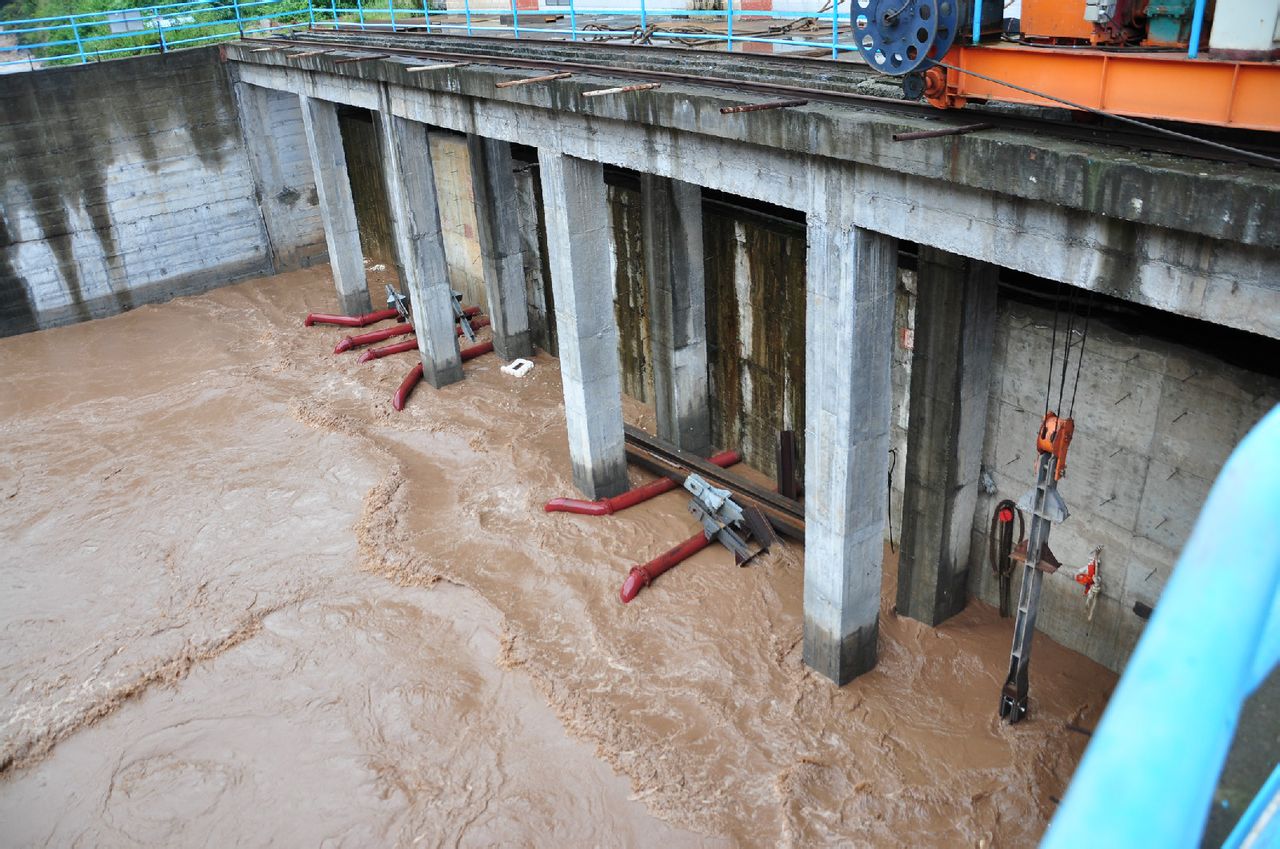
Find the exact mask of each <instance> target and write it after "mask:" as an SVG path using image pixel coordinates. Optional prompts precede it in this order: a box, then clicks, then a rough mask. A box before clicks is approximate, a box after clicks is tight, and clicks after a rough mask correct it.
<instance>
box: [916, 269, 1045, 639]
mask: <svg viewBox="0 0 1280 849" xmlns="http://www.w3.org/2000/svg"><path fill="white" fill-rule="evenodd" d="M917 267H918V273H917V289H918V295H917V298H916V326H915V350H914V352H913V355H912V360H911V394H910V425H909V428H908V436H907V457H906V486H905V489H904V502H903V511H902V512H903V518H902V552H901V554H900V555H899V558H898V612H899V613H902V614H904V615H906V616H910V617H911V618H912V619H918V620H920V621H921V622H925V623H927V624H929V625H937V624H938V623H939V622H942V621H943V620H944V619H947V618H948V617H950V616H953V615H955V614H956V613H959V612H960V611H961V610H962V609H963V608H964V605H965V598H966V596H967V594H968V584H969V548H970V538H971V531H972V529H973V527H974V516H973V514H974V508H975V506H976V505H977V501H978V475H979V474H980V472H981V468H982V447H983V437H984V435H985V434H986V427H987V396H988V393H989V392H990V384H991V353H992V345H993V341H994V338H995V324H996V284H997V276H998V272H999V269H997V268H996V267H995V266H993V265H988V264H987V263H984V262H978V261H977V260H969V259H965V258H963V257H959V256H956V255H955V254H951V253H947V252H946V251H940V250H937V249H936V248H929V247H926V246H923V245H922V246H921V247H920V260H919V263H918V266H917ZM1029 436H1030V435H1028V438H1029Z"/></svg>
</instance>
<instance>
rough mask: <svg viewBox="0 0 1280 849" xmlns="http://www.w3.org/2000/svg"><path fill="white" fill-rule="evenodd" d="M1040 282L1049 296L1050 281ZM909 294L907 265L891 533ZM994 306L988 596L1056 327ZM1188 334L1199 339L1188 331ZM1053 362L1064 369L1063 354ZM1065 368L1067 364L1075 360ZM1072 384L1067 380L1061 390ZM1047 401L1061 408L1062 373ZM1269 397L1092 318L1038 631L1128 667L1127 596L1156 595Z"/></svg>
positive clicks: (1270, 380)
mask: <svg viewBox="0 0 1280 849" xmlns="http://www.w3.org/2000/svg"><path fill="white" fill-rule="evenodd" d="M1043 285H1044V286H1045V287H1046V289H1045V291H1046V293H1049V294H1052V290H1053V287H1052V285H1051V284H1047V283H1046V284H1043ZM914 297H915V287H914V272H906V271H904V272H902V273H901V274H900V283H899V289H898V308H897V313H896V324H897V327H896V335H895V346H894V347H895V354H894V378H893V386H894V419H893V427H894V444H895V447H896V448H897V450H898V462H897V468H896V469H895V479H894V492H893V510H892V517H893V522H894V529H895V533H896V534H899V535H900V534H901V517H902V512H901V510H902V489H901V487H902V470H903V468H904V466H905V457H906V429H905V428H906V425H907V413H906V409H907V405H908V400H909V399H908V390H909V387H910V383H911V379H910V350H909V346H910V343H911V332H912V327H913V318H914ZM998 309H999V315H998V318H997V322H996V339H995V351H994V357H993V373H992V380H991V386H990V397H989V408H988V409H989V412H988V422H987V435H986V441H985V444H984V448H983V460H982V467H983V473H984V477H985V478H986V479H987V481H988V483H989V486H990V487H994V489H993V491H990V492H983V493H981V494H980V495H979V498H978V505H977V508H976V511H975V515H974V519H973V544H972V548H971V552H972V554H971V558H970V591H971V592H972V593H973V594H974V595H975V596H977V597H978V598H980V599H982V600H983V601H985V602H987V603H989V604H992V605H996V604H998V602H999V599H998V586H997V582H996V581H995V579H994V577H993V576H992V574H991V567H990V565H989V563H988V554H987V552H988V535H987V530H988V526H989V524H990V521H991V513H992V511H993V510H994V508H995V503H996V501H998V500H1001V499H1004V498H1011V499H1014V500H1015V501H1016V500H1017V499H1018V498H1019V497H1021V496H1022V494H1023V493H1024V492H1025V491H1026V490H1027V489H1029V488H1030V487H1031V484H1032V482H1033V481H1034V469H1033V464H1034V461H1035V456H1036V452H1035V444H1034V439H1035V432H1036V429H1037V427H1038V425H1039V422H1040V418H1041V415H1042V413H1043V410H1044V391H1045V375H1046V373H1047V369H1048V367H1049V360H1048V356H1049V354H1048V352H1049V349H1050V345H1051V342H1052V335H1053V313H1052V312H1051V311H1050V310H1048V309H1045V308H1042V307H1039V306H1035V305H1032V304H1029V303H1023V302H1021V301H1016V300H1010V299H1008V298H1004V297H1002V298H1001V300H1000V302H999V307H998ZM1187 341H1188V342H1195V341H1196V337H1195V336H1194V335H1188V337H1187ZM1058 344H1059V346H1061V344H1062V327H1060V328H1059V334H1058ZM1058 363H1059V367H1060V364H1061V359H1060V358H1059V359H1058ZM1259 364H1260V365H1264V366H1265V364H1263V363H1261V362H1260V363H1259ZM1069 374H1070V375H1074V366H1072V368H1071V369H1070V372H1069ZM1070 395H1071V386H1068V387H1067V390H1066V396H1067V398H1068V399H1069V398H1070ZM1052 400H1053V402H1054V404H1053V405H1054V406H1056V402H1057V378H1056V377H1055V383H1054V389H1053V398H1052ZM1277 402H1280V378H1276V377H1273V376H1268V375H1266V374H1261V373H1258V372H1255V371H1251V370H1249V369H1248V368H1244V367H1241V366H1239V365H1233V364H1231V363H1228V362H1225V361H1224V360H1223V359H1222V358H1221V357H1219V356H1217V355H1216V354H1214V353H1210V352H1208V351H1204V350H1199V349H1197V348H1196V347H1194V346H1193V345H1182V344H1177V343H1173V342H1168V341H1164V340H1162V339H1160V338H1155V337H1153V336H1150V335H1145V334H1139V333H1131V332H1126V331H1125V330H1123V329H1117V327H1116V326H1115V325H1114V324H1111V323H1108V322H1107V321H1106V320H1101V321H1100V320H1098V319H1097V317H1096V316H1095V319H1094V321H1093V322H1092V323H1091V327H1090V330H1089V336H1088V341H1087V345H1086V348H1085V360H1084V368H1083V371H1082V372H1081V377H1080V388H1079V395H1078V397H1077V399H1076V407H1075V419H1076V432H1075V439H1074V441H1073V442H1072V445H1071V451H1070V454H1069V456H1068V462H1067V467H1068V471H1067V474H1066V476H1065V477H1064V478H1063V479H1062V481H1061V483H1060V485H1059V491H1060V493H1061V494H1062V496H1063V498H1065V499H1066V502H1067V505H1068V507H1069V508H1070V510H1071V516H1070V518H1069V519H1068V520H1067V521H1066V522H1064V523H1062V524H1061V525H1056V526H1054V528H1053V532H1052V535H1051V537H1050V541H1049V543H1050V546H1051V548H1052V549H1053V552H1054V554H1055V555H1057V557H1058V559H1059V560H1061V561H1062V563H1063V568H1062V569H1060V570H1059V571H1058V572H1057V573H1056V574H1053V575H1048V576H1046V578H1045V581H1044V589H1043V595H1042V599H1041V605H1040V614H1039V619H1038V623H1037V624H1038V627H1039V630H1040V631H1042V632H1043V633H1045V634H1048V635H1049V636H1051V637H1052V638H1053V639H1055V640H1057V641H1058V642H1060V643H1062V644H1063V645H1065V646H1067V647H1068V648H1072V649H1075V650H1076V651H1079V652H1081V653H1083V654H1086V655H1088V656H1089V657H1091V658H1093V659H1094V660H1097V661H1098V662H1099V663H1102V664H1103V665H1105V666H1107V667H1109V668H1111V669H1115V670H1120V669H1122V668H1123V666H1124V663H1125V661H1126V660H1127V659H1128V657H1129V654H1130V653H1131V652H1132V650H1133V647H1134V645H1135V644H1136V642H1137V639H1138V637H1139V636H1140V635H1141V633H1142V628H1143V625H1144V624H1145V623H1144V622H1143V620H1141V619H1140V618H1139V617H1138V616H1137V615H1136V614H1135V613H1134V612H1133V605H1134V602H1143V603H1145V604H1149V605H1154V604H1156V603H1158V601H1159V598H1160V593H1161V591H1162V590H1163V589H1164V585H1165V582H1166V581H1167V580H1168V578H1169V576H1170V574H1171V572H1172V569H1173V566H1174V564H1175V563H1176V562H1177V558H1178V554H1179V553H1180V551H1181V549H1182V546H1183V544H1184V543H1185V542H1186V539H1187V537H1188V535H1189V534H1190V532H1191V527H1192V525H1193V524H1194V522H1195V519H1196V517H1197V516H1198V515H1199V512H1200V507H1201V505H1202V504H1203V503H1204V499H1205V497H1206V496H1207V495H1208V493H1209V488H1210V486H1211V485H1212V484H1213V480H1214V478H1215V477H1216V476H1217V473H1218V471H1219V469H1220V468H1221V466H1222V464H1223V462H1225V461H1226V458H1227V456H1228V455H1229V454H1230V453H1231V450H1232V449H1233V448H1234V447H1235V445H1236V443H1237V442H1239V440H1240V439H1241V438H1242V437H1243V436H1244V434H1245V433H1246V432H1247V431H1248V429H1249V428H1250V427H1252V426H1253V424H1254V423H1256V422H1257V421H1258V420H1259V419H1260V418H1261V417H1262V416H1263V415H1264V414H1265V413H1266V412H1267V411H1268V410H1270V409H1271V407H1272V406H1274V405H1275V404H1276V403H1277ZM898 538H900V536H899V537H898ZM1097 545H1102V546H1103V547H1104V549H1103V554H1102V577H1103V589H1102V597H1101V599H1100V600H1099V603H1098V607H1097V610H1096V611H1095V613H1094V617H1093V620H1092V621H1089V620H1088V619H1087V618H1086V616H1085V609H1084V599H1083V594H1082V593H1083V591H1082V588H1081V587H1080V586H1079V585H1078V584H1076V583H1075V582H1074V581H1073V579H1072V576H1073V575H1074V573H1075V570H1076V569H1077V568H1079V567H1080V566H1083V565H1084V564H1085V563H1087V562H1088V559H1089V555H1090V553H1091V552H1092V550H1093V548H1094V547H1095V546H1097ZM1018 580H1019V579H1018V578H1017V577H1015V579H1014V588H1013V592H1014V594H1015V597H1016V594H1017V585H1018ZM1010 621H1012V620H1010Z"/></svg>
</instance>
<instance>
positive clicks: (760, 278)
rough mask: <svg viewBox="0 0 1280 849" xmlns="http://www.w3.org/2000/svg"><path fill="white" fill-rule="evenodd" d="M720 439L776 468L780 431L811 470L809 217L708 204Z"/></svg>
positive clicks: (715, 420) (715, 439)
mask: <svg viewBox="0 0 1280 849" xmlns="http://www.w3.org/2000/svg"><path fill="white" fill-rule="evenodd" d="M702 221H703V233H704V235H703V244H704V247H705V250H706V254H707V259H706V270H705V276H706V285H707V345H708V356H707V360H708V368H709V370H710V372H711V397H712V415H711V441H712V444H713V445H715V446H717V447H723V448H733V449H737V450H738V451H740V452H741V453H742V456H743V458H744V459H745V460H746V461H747V462H748V463H749V464H751V465H752V466H754V467H756V468H757V469H760V470H761V471H763V472H766V473H768V474H774V473H775V472H776V459H777V439H778V431H780V430H794V431H795V432H796V443H797V446H798V447H799V449H800V463H799V464H798V465H797V467H796V468H797V469H802V468H804V466H803V457H804V424H805V417H804V411H805V407H804V403H805V394H804V385H805V384H804V376H805V359H804V351H805V252H806V248H805V231H804V226H803V225H802V224H798V223H796V222H794V221H789V220H784V219H781V218H777V217H774V216H770V215H765V214H760V213H757V212H754V211H749V210H747V209H743V208H741V207H734V206H731V205H729V204H726V203H723V202H716V201H705V200H704V202H703V214H702Z"/></svg>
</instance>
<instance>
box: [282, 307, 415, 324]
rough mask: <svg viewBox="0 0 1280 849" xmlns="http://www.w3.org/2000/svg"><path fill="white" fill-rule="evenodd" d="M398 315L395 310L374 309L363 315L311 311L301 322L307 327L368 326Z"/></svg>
mask: <svg viewBox="0 0 1280 849" xmlns="http://www.w3.org/2000/svg"><path fill="white" fill-rule="evenodd" d="M399 317H400V313H399V312H398V311H397V310H375V311H373V312H370V313H365V314H364V315H325V314H324V313H318V312H313V313H309V314H308V315H307V318H306V320H305V321H303V322H302V323H303V324H305V325H306V326H307V327H310V326H311V325H313V324H336V325H338V326H339V327H368V326H369V325H370V324H373V323H375V322H379V321H386V320H387V319H389V318H399Z"/></svg>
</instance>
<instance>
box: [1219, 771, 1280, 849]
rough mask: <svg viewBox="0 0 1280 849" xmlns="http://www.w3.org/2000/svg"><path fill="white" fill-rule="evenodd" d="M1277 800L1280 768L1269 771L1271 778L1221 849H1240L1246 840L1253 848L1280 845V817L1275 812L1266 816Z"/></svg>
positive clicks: (1279, 796)
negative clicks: (1250, 841)
mask: <svg viewBox="0 0 1280 849" xmlns="http://www.w3.org/2000/svg"><path fill="white" fill-rule="evenodd" d="M1277 799H1280V766H1277V767H1276V768H1275V769H1274V770H1272V771H1271V777H1270V778H1268V779H1267V780H1266V782H1265V783H1264V784H1263V785H1262V787H1261V788H1260V789H1259V790H1258V795H1256V796H1254V797H1253V801H1252V802H1251V803H1249V807H1248V808H1246V809H1245V812H1244V813H1243V814H1241V816H1240V821H1239V822H1237V823H1236V827H1235V828H1233V829H1231V833H1230V834H1228V835H1227V839H1226V840H1225V841H1223V843H1222V849H1240V847H1242V846H1244V842H1245V840H1246V839H1252V840H1253V844H1252V845H1254V846H1276V845H1280V816H1277V815H1276V814H1275V812H1271V813H1270V814H1269V815H1268V812H1267V808H1268V807H1269V806H1270V805H1271V804H1272V803H1273V802H1274V801H1275V800H1277Z"/></svg>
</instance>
